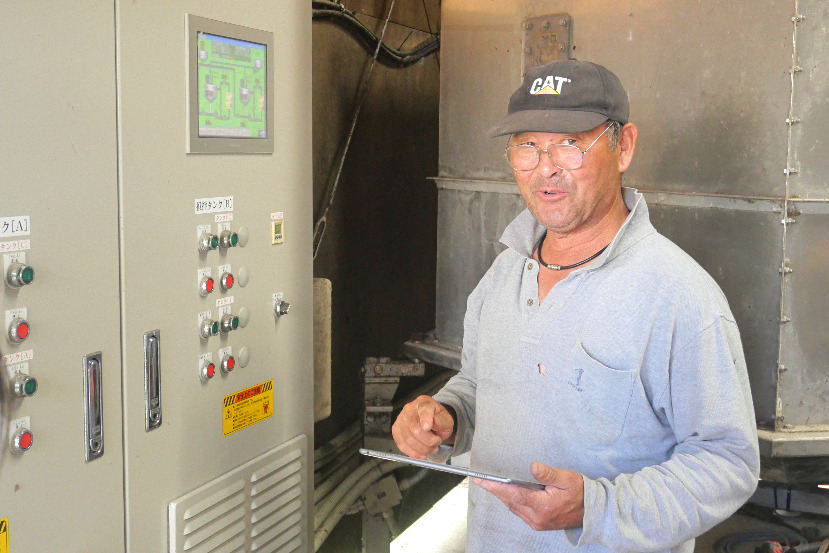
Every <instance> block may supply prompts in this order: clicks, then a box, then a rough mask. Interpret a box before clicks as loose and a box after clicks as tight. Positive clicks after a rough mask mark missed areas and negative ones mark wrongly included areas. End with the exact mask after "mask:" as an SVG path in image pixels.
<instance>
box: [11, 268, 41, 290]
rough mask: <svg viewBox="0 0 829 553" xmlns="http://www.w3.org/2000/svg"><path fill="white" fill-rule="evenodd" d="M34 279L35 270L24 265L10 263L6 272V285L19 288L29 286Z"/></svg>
mask: <svg viewBox="0 0 829 553" xmlns="http://www.w3.org/2000/svg"><path fill="white" fill-rule="evenodd" d="M34 279H35V270H34V269H32V268H31V267H29V266H28V265H26V264H24V263H12V264H11V265H9V270H8V271H6V284H8V285H9V286H11V287H12V288H20V287H21V286H26V285H27V284H31V283H32V282H33V281H34Z"/></svg>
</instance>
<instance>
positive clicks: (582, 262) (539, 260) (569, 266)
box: [538, 232, 610, 271]
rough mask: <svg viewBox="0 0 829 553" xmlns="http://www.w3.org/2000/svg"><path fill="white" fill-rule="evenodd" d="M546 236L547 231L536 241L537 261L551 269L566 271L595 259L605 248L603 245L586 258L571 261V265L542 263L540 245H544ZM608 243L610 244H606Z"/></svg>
mask: <svg viewBox="0 0 829 553" xmlns="http://www.w3.org/2000/svg"><path fill="white" fill-rule="evenodd" d="M546 236H547V233H546V232H545V233H544V234H542V235H541V240H539V242H538V262H539V263H541V264H542V265H544V266H545V267H547V268H548V269H552V270H553V271H566V270H568V269H575V268H576V267H578V266H579V265H584V264H585V263H587V262H588V261H592V260H594V259H596V258H597V257H599V256H600V255H602V252H603V251H605V250H606V249H607V246H605V247H604V248H602V249H600V250H599V251H597V252H596V253H594V254H593V255H591V256H590V257H588V258H587V259H584V260H582V261H579V262H578V263H573V264H572V265H551V264H549V263H544V260H543V259H541V246H543V245H544V238H545V237H546ZM609 245H610V244H608V246H609Z"/></svg>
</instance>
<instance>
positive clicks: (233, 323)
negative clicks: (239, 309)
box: [230, 317, 239, 330]
mask: <svg viewBox="0 0 829 553" xmlns="http://www.w3.org/2000/svg"><path fill="white" fill-rule="evenodd" d="M230 326H231V327H233V330H236V329H237V328H239V317H233V319H231V321H230Z"/></svg>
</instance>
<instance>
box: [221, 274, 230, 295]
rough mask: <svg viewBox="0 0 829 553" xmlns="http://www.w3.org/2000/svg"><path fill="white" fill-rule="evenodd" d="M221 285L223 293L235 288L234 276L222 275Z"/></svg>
mask: <svg viewBox="0 0 829 553" xmlns="http://www.w3.org/2000/svg"><path fill="white" fill-rule="evenodd" d="M219 285H220V286H221V287H222V290H223V291H225V290H230V289H231V288H233V275H232V274H231V273H222V277H221V278H220V279H219Z"/></svg>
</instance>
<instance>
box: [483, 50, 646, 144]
mask: <svg viewBox="0 0 829 553" xmlns="http://www.w3.org/2000/svg"><path fill="white" fill-rule="evenodd" d="M507 114H508V115H507V116H506V117H505V118H504V119H503V120H502V121H501V122H500V123H498V124H497V125H496V126H495V127H493V128H492V129H490V131H489V136H490V137H491V138H495V137H497V136H504V135H507V134H513V133H519V132H530V131H535V132H553V133H577V132H584V131H588V130H590V129H594V128H596V127H598V126H599V125H601V124H602V123H604V122H605V121H607V120H608V119H612V120H613V121H619V122H620V123H623V124H624V123H627V122H628V117H629V115H630V105H629V104H628V95H627V92H625V89H624V88H623V87H622V83H621V82H620V81H619V77H617V76H616V75H614V74H613V73H611V72H610V71H609V70H608V69H607V68H605V67H602V66H601V65H598V64H595V63H590V62H588V61H578V60H560V61H552V62H550V63H547V64H545V65H539V66H537V67H533V68H532V69H530V70H529V71H527V73H526V75H524V82H523V83H521V86H520V87H519V88H518V90H516V91H515V92H514V93H513V94H512V96H511V97H510V99H509V108H508V109H507Z"/></svg>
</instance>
